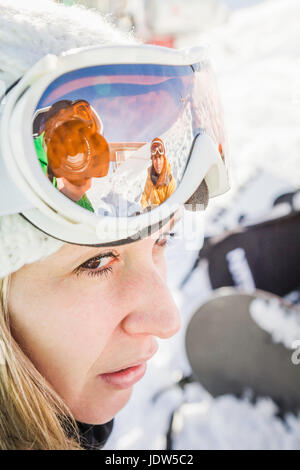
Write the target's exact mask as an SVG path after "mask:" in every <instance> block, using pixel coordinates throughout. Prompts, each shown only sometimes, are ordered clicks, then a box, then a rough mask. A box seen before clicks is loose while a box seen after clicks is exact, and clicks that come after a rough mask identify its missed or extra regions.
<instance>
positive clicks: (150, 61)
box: [0, 45, 229, 246]
mask: <svg viewBox="0 0 300 470" xmlns="http://www.w3.org/2000/svg"><path fill="white" fill-rule="evenodd" d="M1 108H2V118H1V123H0V170H1V171H0V182H1V189H0V192H1V193H2V194H1V197H0V215H6V214H13V213H20V214H22V216H23V217H25V218H26V219H27V220H28V221H30V222H31V223H32V224H33V225H34V226H36V227H37V228H39V229H40V230H42V231H43V232H45V233H47V234H49V235H51V236H53V237H55V238H58V239H60V240H62V241H65V242H69V243H76V244H83V245H93V246H105V245H113V244H122V243H127V242H130V241H134V240H137V239H139V238H142V237H144V236H147V235H148V234H149V230H150V232H151V231H156V230H157V228H158V227H159V226H161V225H162V224H164V223H166V221H167V220H169V219H170V217H172V216H173V214H174V213H175V212H176V211H177V210H178V209H179V208H180V207H182V205H184V204H185V207H187V208H189V207H188V203H189V200H190V199H191V198H193V207H195V194H196V195H197V190H198V189H199V186H200V185H201V183H202V182H203V180H205V182H206V185H207V188H208V192H209V197H214V196H217V195H219V194H222V193H224V192H225V191H227V190H228V189H229V183H228V173H227V166H226V165H227V164H226V162H227V144H226V138H225V134H224V127H223V116H222V109H221V105H220V101H219V96H218V92H217V87H216V83H215V79H214V76H213V73H212V71H211V68H210V65H209V62H208V60H207V59H206V57H205V54H204V51H203V49H202V48H196V49H190V50H172V49H168V48H164V47H159V46H150V45H138V46H109V47H108V46H97V47H89V48H83V49H76V50H71V51H67V52H65V53H63V54H62V55H60V56H55V55H52V54H49V55H47V56H45V57H44V58H43V59H41V60H40V61H39V62H38V63H36V64H35V65H34V66H33V67H32V68H31V69H30V70H29V71H28V72H27V73H26V74H25V75H24V76H23V77H22V78H21V79H20V80H19V81H18V82H17V83H16V84H15V85H14V86H13V87H12V89H10V90H9V91H8V92H7V93H6V96H5V100H4V103H2V104H0V110H1ZM156 138H159V139H160V140H161V141H162V142H163V146H164V147H165V152H164V153H165V157H164V164H163V166H161V167H160V170H159V171H160V173H159V174H157V172H156V174H155V177H153V172H152V160H151V156H152V147H151V144H152V142H153V140H155V139H156ZM163 146H159V145H158V146H156V149H158V153H160V152H161V151H162V149H163ZM220 149H221V150H220ZM196 201H197V198H196Z"/></svg>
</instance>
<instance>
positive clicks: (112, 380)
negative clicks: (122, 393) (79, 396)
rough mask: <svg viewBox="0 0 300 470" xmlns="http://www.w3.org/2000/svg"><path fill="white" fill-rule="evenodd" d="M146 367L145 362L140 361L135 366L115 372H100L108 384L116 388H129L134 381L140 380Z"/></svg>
mask: <svg viewBox="0 0 300 470" xmlns="http://www.w3.org/2000/svg"><path fill="white" fill-rule="evenodd" d="M146 369H147V364H146V362H142V363H141V364H138V365H137V366H133V367H128V368H127V369H123V370H120V371H117V372H111V373H110V374H101V375H100V376H99V377H101V379H102V380H104V382H106V383H107V384H109V385H113V386H114V387H116V388H121V389H125V388H129V387H132V386H133V385H134V384H135V383H136V382H138V381H139V380H141V378H142V377H143V376H144V375H145V372H146Z"/></svg>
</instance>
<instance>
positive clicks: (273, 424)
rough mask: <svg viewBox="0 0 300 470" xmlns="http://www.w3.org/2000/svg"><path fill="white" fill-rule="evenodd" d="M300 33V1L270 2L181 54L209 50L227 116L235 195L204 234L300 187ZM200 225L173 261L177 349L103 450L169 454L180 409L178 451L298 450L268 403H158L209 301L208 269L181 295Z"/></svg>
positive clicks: (293, 431) (151, 376) (162, 355)
mask: <svg viewBox="0 0 300 470" xmlns="http://www.w3.org/2000/svg"><path fill="white" fill-rule="evenodd" d="M228 2H229V0H228ZM231 3H232V4H233V2H231ZM236 3H237V2H235V4H236ZM248 3H249V2H248ZM233 6H234V5H233ZM299 24H300V2H299V0H266V1H265V2H262V3H260V4H258V5H254V6H251V7H250V8H243V9H240V10H234V12H233V13H232V14H231V16H230V18H229V21H228V22H226V24H224V25H222V26H220V27H218V28H217V29H216V30H213V31H210V32H209V33H206V34H205V36H201V37H197V38H195V37H193V38H192V37H186V38H184V39H181V42H180V44H177V45H178V46H183V45H188V44H191V43H193V44H195V43H197V42H199V41H200V40H201V41H203V40H204V41H205V42H206V43H209V44H211V46H210V48H211V54H212V57H213V61H214V64H215V69H216V72H217V75H218V79H219V86H220V91H221V95H222V98H223V103H224V108H225V115H226V122H227V128H228V134H229V142H230V149H231V165H232V191H230V192H229V193H228V194H227V195H225V196H222V197H220V198H218V199H216V200H215V201H211V203H210V206H209V209H208V211H207V214H206V218H207V220H208V222H209V224H208V228H207V230H208V229H210V230H211V222H210V221H211V220H213V217H214V214H216V212H218V211H220V210H221V209H224V208H226V209H227V213H228V212H229V213H230V214H231V217H227V220H226V223H224V221H222V218H221V221H220V223H219V225H218V229H219V230H220V231H221V230H222V229H223V227H224V226H226V227H228V226H229V227H230V226H234V224H235V223H236V220H237V219H238V214H239V213H240V212H241V211H244V210H245V209H247V208H248V207H249V211H250V212H251V214H250V216H251V217H255V216H256V215H257V216H258V217H262V216H263V215H264V214H266V213H267V212H268V210H269V207H270V205H271V201H272V200H273V198H274V196H276V192H277V193H278V194H280V193H281V192H282V191H283V190H285V189H286V190H292V189H295V188H299V187H300V171H299V168H300V150H299V149H300V132H299V124H300V46H299V44H300V28H299ZM256 175H260V178H262V182H261V185H260V187H259V188H260V190H259V191H257V192H255V191H254V192H253V191H252V193H249V195H248V196H247V191H246V192H245V191H244V192H242V191H241V187H242V186H243V185H244V184H245V182H246V181H247V180H249V178H252V181H253V180H254V181H255V178H256ZM261 175H263V176H261ZM264 175H265V176H264ZM273 183H274V184H273ZM264 185H265V191H264V190H263V189H262V188H264ZM274 188H275V189H274ZM256 208H257V214H256ZM232 214H234V215H232ZM202 217H203V216H202V215H201V214H199V215H198V216H197V221H198V224H199V227H200V229H199V235H198V239H197V240H196V241H195V240H193V243H192V245H191V246H186V248H191V247H192V248H193V249H185V245H184V242H183V241H180V240H178V241H175V242H174V244H173V245H172V246H171V247H170V248H169V249H168V253H167V259H168V268H169V284H170V288H171V289H172V291H173V293H174V298H175V300H176V302H177V304H178V306H179V308H180V312H181V317H182V328H181V331H180V332H179V333H178V334H177V335H176V336H175V337H173V338H172V339H169V340H160V341H159V345H160V349H159V352H158V353H157V354H156V356H154V358H153V359H152V360H151V361H150V362H149V364H148V369H147V373H146V374H145V376H144V378H143V379H142V380H141V381H140V382H139V383H137V384H136V385H135V387H134V389H133V393H132V396H131V399H130V401H129V403H128V404H127V406H126V407H125V408H124V409H123V410H121V412H120V413H119V414H118V415H117V417H116V419H115V426H114V430H113V433H112V435H111V437H110V439H109V440H108V442H107V444H106V446H105V449H164V448H165V445H166V431H167V429H168V425H169V420H170V417H171V414H172V412H173V411H174V410H175V408H177V407H179V408H178V412H177V413H176V416H175V418H176V419H175V420H174V424H175V425H174V429H175V434H174V448H176V449H300V416H298V417H296V416H292V415H290V416H286V419H285V421H283V420H280V419H279V418H278V417H277V416H276V408H275V405H274V404H273V403H272V402H271V400H269V399H268V398H263V399H261V400H260V401H259V402H258V403H256V404H255V405H253V404H252V403H251V401H250V400H249V399H248V398H247V397H245V398H244V399H240V400H238V399H236V398H234V397H233V396H222V397H219V398H217V399H213V398H212V397H211V396H210V395H209V394H208V393H207V392H206V391H205V390H204V389H203V387H202V386H201V385H200V384H190V385H188V386H187V387H186V389H185V391H184V392H183V391H182V390H181V389H179V388H176V387H175V388H170V389H168V390H166V391H165V392H164V393H162V394H161V395H159V396H158V397H157V398H156V400H155V399H154V397H155V395H156V393H157V392H158V391H160V390H162V389H163V388H164V387H169V386H170V384H172V383H174V382H175V381H176V380H178V378H180V377H181V376H182V374H184V375H185V374H188V373H190V366H189V363H188V361H187V358H186V354H185V348H184V337H185V329H186V326H187V324H188V321H189V319H190V318H191V315H192V314H193V312H194V311H195V308H197V307H198V306H199V305H200V304H201V303H203V302H204V301H205V299H207V298H208V297H209V295H210V285H209V281H208V277H207V275H206V271H205V266H202V267H201V269H196V270H195V271H194V272H193V275H192V276H191V278H190V280H189V282H188V283H187V284H186V285H185V288H184V290H179V289H178V286H179V284H180V281H181V280H182V279H183V278H184V276H185V274H186V273H187V272H188V271H189V270H190V269H191V267H192V266H193V263H194V260H195V257H196V256H197V254H198V251H197V247H199V246H201V242H202V234H201V227H202ZM213 228H214V229H216V227H215V226H214V227H213ZM299 339H300V338H299ZM298 367H299V368H300V365H299V366H298ZM299 373H300V369H299ZM183 403H186V404H185V405H183V406H181V407H180V405H181V404H183Z"/></svg>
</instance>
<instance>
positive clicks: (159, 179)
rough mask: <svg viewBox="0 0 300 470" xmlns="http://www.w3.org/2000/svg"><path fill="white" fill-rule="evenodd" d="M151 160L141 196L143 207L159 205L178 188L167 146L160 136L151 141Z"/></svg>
mask: <svg viewBox="0 0 300 470" xmlns="http://www.w3.org/2000/svg"><path fill="white" fill-rule="evenodd" d="M151 160H152V165H151V166H150V167H149V168H148V176H147V180H146V184H145V188H144V192H143V194H142V197H141V206H142V208H143V209H147V208H150V207H154V206H159V205H160V204H162V203H163V202H164V201H165V200H166V199H168V197H170V196H171V194H173V192H174V191H175V189H176V182H175V179H174V177H173V175H172V171H171V165H170V163H168V161H167V158H166V150H165V146H164V143H163V141H162V140H161V139H160V138H159V137H156V138H155V139H153V140H152V142H151Z"/></svg>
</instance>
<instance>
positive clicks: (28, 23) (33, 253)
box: [0, 0, 136, 278]
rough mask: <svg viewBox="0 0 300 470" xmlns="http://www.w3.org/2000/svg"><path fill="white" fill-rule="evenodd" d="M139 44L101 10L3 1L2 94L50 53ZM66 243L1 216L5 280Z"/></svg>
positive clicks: (44, 1) (44, 0)
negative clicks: (118, 28) (25, 265)
mask: <svg viewBox="0 0 300 470" xmlns="http://www.w3.org/2000/svg"><path fill="white" fill-rule="evenodd" d="M135 43H136V40H135V39H134V38H133V36H132V35H130V34H125V33H122V32H120V31H118V30H117V29H116V28H114V27H113V26H112V25H111V24H109V23H108V22H107V21H106V20H105V18H104V17H103V16H102V15H101V14H100V13H99V12H97V11H95V10H87V9H86V8H84V7H82V6H64V5H59V4H57V3H54V2H52V1H49V0H26V1H24V0H22V1H20V0H14V1H13V2H11V0H0V96H1V95H2V94H3V92H4V91H5V89H7V88H8V87H9V86H10V85H11V84H12V83H13V82H14V81H15V80H17V79H18V78H20V77H21V76H22V75H23V74H24V73H25V72H26V71H27V70H28V69H29V68H30V67H31V66H32V65H33V64H35V63H36V62H37V61H38V60H39V59H41V58H42V57H43V56H44V55H46V54H49V53H51V54H57V55H58V54H60V53H61V52H63V51H66V50H69V49H74V48H77V47H84V46H93V45H105V44H106V45H109V44H135ZM4 106H5V101H4V103H0V119H1V111H3V107H4ZM0 158H1V155H0ZM0 176H1V175H0ZM62 245H63V243H62V242H60V241H58V240H55V239H54V238H52V237H50V236H47V235H45V234H44V233H42V232H41V231H39V230H38V229H36V228H35V227H33V226H32V225H31V224H30V223H29V222H27V221H26V220H25V219H24V218H23V217H22V216H20V215H19V214H15V215H8V216H3V217H0V278H3V277H4V276H7V275H8V274H9V273H12V272H14V271H16V270H18V269H20V268H21V267H22V266H23V265H24V264H27V263H32V262H34V261H37V260H38V259H40V258H42V257H45V256H48V255H50V254H52V253H54V252H55V251H57V250H58V249H59V248H60V247H61V246H62Z"/></svg>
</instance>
